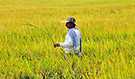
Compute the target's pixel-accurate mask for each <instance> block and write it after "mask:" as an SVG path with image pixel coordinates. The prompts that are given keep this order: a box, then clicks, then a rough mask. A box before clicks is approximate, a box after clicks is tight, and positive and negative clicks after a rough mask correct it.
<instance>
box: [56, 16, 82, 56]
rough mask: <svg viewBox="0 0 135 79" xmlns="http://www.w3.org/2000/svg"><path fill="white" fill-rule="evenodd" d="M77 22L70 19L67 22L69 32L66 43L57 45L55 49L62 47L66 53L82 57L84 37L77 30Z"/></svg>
mask: <svg viewBox="0 0 135 79" xmlns="http://www.w3.org/2000/svg"><path fill="white" fill-rule="evenodd" d="M75 22H76V20H75V18H73V17H68V19H67V20H66V27H67V28H68V32H67V35H66V38H65V41H64V42H59V43H55V44H54V47H62V48H64V49H65V53H70V54H76V55H78V56H79V57H80V56H81V54H82V53H81V52H82V36H81V33H80V31H79V30H78V29H77V28H76V24H75Z"/></svg>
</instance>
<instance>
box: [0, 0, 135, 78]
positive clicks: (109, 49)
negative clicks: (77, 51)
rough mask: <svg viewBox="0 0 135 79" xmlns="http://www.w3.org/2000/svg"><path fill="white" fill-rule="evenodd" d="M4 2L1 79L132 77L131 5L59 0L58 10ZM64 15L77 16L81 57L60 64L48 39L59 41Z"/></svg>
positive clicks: (59, 53)
mask: <svg viewBox="0 0 135 79" xmlns="http://www.w3.org/2000/svg"><path fill="white" fill-rule="evenodd" d="M6 1H7V2H9V4H10V5H7V4H6V3H5V2H3V3H1V5H5V6H1V7H0V79H28V78H30V79H72V78H73V79H134V78H135V71H134V70H135V46H134V45H135V40H134V39H135V27H134V26H135V24H134V23H135V15H134V14H135V5H134V3H130V4H129V3H127V4H126V0H124V1H123V2H122V1H120V2H119V4H117V5H116V3H113V2H112V4H110V5H109V4H108V5H104V4H107V3H104V4H102V3H101V4H95V5H90V3H87V1H86V0H85V1H84V2H83V1H82V2H80V3H78V4H77V5H75V6H68V4H72V3H70V1H67V2H66V3H65V4H64V2H63V1H62V0H61V1H62V2H63V4H62V3H60V4H61V5H62V6H63V7H61V5H58V4H56V5H54V6H53V5H51V2H50V3H49V2H48V4H47V3H46V4H47V5H40V2H39V5H37V4H38V3H37V1H35V0H33V1H30V3H31V4H33V5H28V4H26V3H27V1H26V3H25V1H24V2H22V4H21V5H24V7H22V6H19V5H17V4H16V2H10V1H8V0H6ZM41 2H42V1H41ZM52 2H54V3H55V1H52ZM85 2H86V4H87V5H85ZM88 2H89V1H88ZM97 2H99V1H97ZM116 2H117V1H116ZM127 2H128V1H127ZM129 2H130V1H129ZM131 2H132V1H131ZM110 3H111V2H110ZM123 3H124V4H123ZM41 4H44V3H41ZM25 5H26V7H25ZM72 5H73V4H72ZM68 16H74V17H76V19H77V28H79V29H80V31H81V32H82V36H83V57H82V58H78V57H77V56H76V55H73V56H70V55H68V56H67V60H65V59H64V51H63V50H61V49H59V48H58V49H57V48H54V47H53V42H52V40H53V41H55V42H59V41H64V38H65V34H66V31H67V29H66V27H65V26H64V25H65V24H64V23H63V21H64V20H65V19H66V18H67V17H68Z"/></svg>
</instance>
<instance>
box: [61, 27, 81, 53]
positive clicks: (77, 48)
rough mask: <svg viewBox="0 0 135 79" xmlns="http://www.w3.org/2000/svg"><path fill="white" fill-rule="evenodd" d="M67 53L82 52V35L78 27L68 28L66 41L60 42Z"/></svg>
mask: <svg viewBox="0 0 135 79" xmlns="http://www.w3.org/2000/svg"><path fill="white" fill-rule="evenodd" d="M60 46H61V47H63V48H64V49H65V52H66V53H81V50H82V36H81V33H80V31H79V30H78V29H76V28H71V29H69V30H68V32H67V35H66V38H65V41H64V42H62V43H60Z"/></svg>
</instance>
